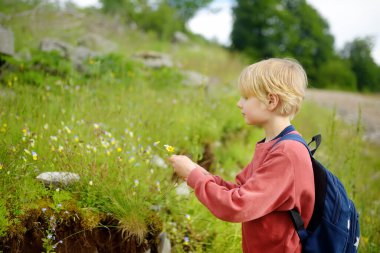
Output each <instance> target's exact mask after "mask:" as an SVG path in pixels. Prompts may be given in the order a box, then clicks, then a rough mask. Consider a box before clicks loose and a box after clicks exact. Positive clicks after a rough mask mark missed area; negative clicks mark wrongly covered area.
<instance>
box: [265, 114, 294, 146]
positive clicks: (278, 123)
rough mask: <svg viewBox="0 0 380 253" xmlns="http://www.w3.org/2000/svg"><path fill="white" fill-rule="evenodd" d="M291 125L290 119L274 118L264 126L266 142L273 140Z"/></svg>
mask: <svg viewBox="0 0 380 253" xmlns="http://www.w3.org/2000/svg"><path fill="white" fill-rule="evenodd" d="M289 125H290V119H289V117H274V118H273V119H272V120H270V121H268V122H267V123H266V124H265V125H263V128H264V131H265V142H269V141H271V140H273V139H274V138H275V137H276V136H277V135H279V134H280V133H281V132H282V130H284V129H285V128H286V127H287V126H289Z"/></svg>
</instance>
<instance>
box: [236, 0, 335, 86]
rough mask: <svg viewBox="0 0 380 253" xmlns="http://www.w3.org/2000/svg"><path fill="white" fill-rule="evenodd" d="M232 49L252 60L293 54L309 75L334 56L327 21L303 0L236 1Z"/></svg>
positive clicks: (332, 42) (314, 74)
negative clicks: (243, 53)
mask: <svg viewBox="0 0 380 253" xmlns="http://www.w3.org/2000/svg"><path fill="white" fill-rule="evenodd" d="M233 14H234V24H233V29H232V33H231V41H232V48H234V49H237V50H239V51H244V52H246V53H247V54H249V56H251V57H252V58H253V59H255V60H256V59H261V58H268V57H284V56H289V57H294V58H296V59H297V60H299V61H300V62H301V64H302V65H303V66H304V67H305V69H306V71H307V72H308V75H309V78H310V79H312V80H315V79H316V77H317V72H318V69H319V67H320V66H321V65H322V64H323V63H325V62H327V61H328V60H329V59H330V58H331V57H333V55H334V39H333V37H332V36H331V34H330V33H329V27H328V24H327V22H326V21H325V20H324V19H323V18H322V17H321V16H320V15H319V14H318V12H317V11H316V10H315V9H314V8H312V7H311V6H310V5H309V4H307V3H306V1H305V0H237V5H236V6H235V7H234V8H233Z"/></svg>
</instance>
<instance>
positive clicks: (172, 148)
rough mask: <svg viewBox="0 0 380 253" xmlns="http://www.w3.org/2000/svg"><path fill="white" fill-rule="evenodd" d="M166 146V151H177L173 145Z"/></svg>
mask: <svg viewBox="0 0 380 253" xmlns="http://www.w3.org/2000/svg"><path fill="white" fill-rule="evenodd" d="M164 147H165V148H166V151H168V152H169V153H173V152H174V151H175V149H174V147H173V146H170V145H164Z"/></svg>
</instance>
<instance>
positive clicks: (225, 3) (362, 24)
mask: <svg viewBox="0 0 380 253" xmlns="http://www.w3.org/2000/svg"><path fill="white" fill-rule="evenodd" d="M58 1H66V0H58ZM71 1H73V2H75V3H76V4H77V5H78V6H81V7H86V6H91V5H97V6H99V1H98V0H71ZM306 1H307V2H308V3H309V4H310V5H312V6H313V7H314V8H315V9H316V10H317V11H318V12H319V14H320V15H321V16H322V17H323V18H325V19H326V20H327V22H328V24H329V26H330V32H331V34H332V35H333V36H334V38H335V47H336V49H338V50H340V49H342V48H343V46H344V44H345V43H347V42H350V41H352V40H353V39H355V38H358V37H360V38H362V37H366V36H372V37H373V39H374V48H373V50H372V56H373V57H374V59H375V61H376V63H377V64H378V65H380V0H360V1H359V0H306ZM232 3H233V0H214V1H213V3H212V4H211V5H210V7H211V8H207V9H203V10H200V11H198V12H197V14H196V16H195V17H194V18H192V19H191V20H190V21H189V23H188V28H189V29H190V30H191V31H192V32H194V33H197V34H201V35H202V36H204V37H205V38H207V39H212V40H216V41H218V42H219V43H221V44H224V45H229V43H230V39H229V35H230V32H231V29H232V22H233V19H232V10H231V6H232Z"/></svg>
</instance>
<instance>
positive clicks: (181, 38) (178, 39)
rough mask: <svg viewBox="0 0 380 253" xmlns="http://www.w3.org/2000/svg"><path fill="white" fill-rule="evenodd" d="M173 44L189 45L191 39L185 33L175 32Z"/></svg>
mask: <svg viewBox="0 0 380 253" xmlns="http://www.w3.org/2000/svg"><path fill="white" fill-rule="evenodd" d="M172 41H173V43H187V42H189V37H187V35H186V34H184V33H183V32H179V31H177V32H175V33H174V35H173V39H172Z"/></svg>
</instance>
